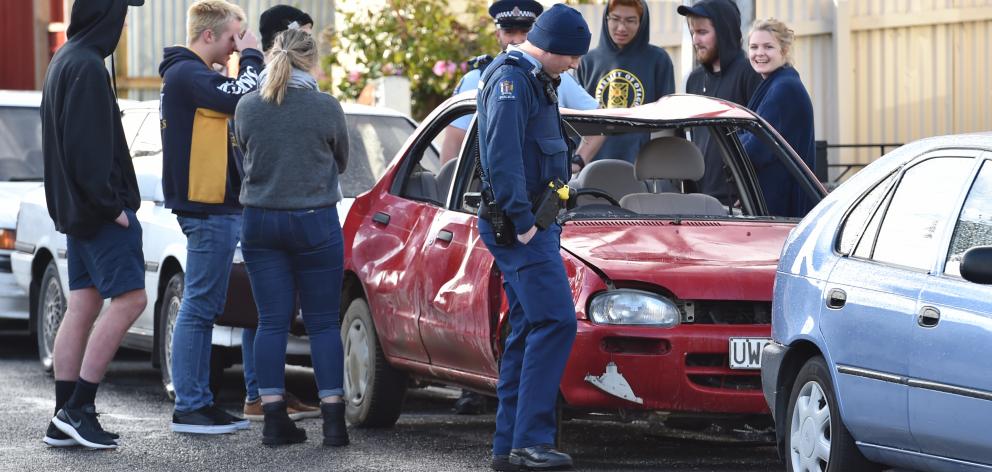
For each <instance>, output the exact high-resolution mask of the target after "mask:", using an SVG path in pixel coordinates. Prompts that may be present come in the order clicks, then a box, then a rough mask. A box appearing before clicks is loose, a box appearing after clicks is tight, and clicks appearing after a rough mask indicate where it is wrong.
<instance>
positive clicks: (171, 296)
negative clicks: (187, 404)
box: [158, 272, 185, 400]
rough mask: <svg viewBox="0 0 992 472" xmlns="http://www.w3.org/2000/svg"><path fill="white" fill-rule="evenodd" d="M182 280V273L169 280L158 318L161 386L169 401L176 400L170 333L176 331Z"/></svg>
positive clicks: (181, 296)
mask: <svg viewBox="0 0 992 472" xmlns="http://www.w3.org/2000/svg"><path fill="white" fill-rule="evenodd" d="M184 280H185V278H184V277H183V273H182V272H179V273H177V274H175V275H173V276H172V277H171V278H170V279H169V283H168V284H167V285H166V286H165V293H164V294H163V295H162V306H161V308H160V310H161V311H160V312H159V317H158V320H159V326H158V341H159V343H160V344H159V346H158V355H159V356H160V357H159V360H158V361H159V369H160V371H161V374H162V386H163V387H164V388H165V394H166V395H168V396H169V399H170V400H175V399H176V389H175V388H174V387H173V386H172V333H173V332H174V331H175V329H176V318H178V316H179V306H180V305H181V304H182V301H183V289H184V287H185V282H184Z"/></svg>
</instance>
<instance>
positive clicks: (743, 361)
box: [730, 338, 771, 369]
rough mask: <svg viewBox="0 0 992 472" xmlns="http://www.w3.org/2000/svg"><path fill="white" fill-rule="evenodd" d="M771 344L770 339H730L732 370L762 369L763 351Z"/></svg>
mask: <svg viewBox="0 0 992 472" xmlns="http://www.w3.org/2000/svg"><path fill="white" fill-rule="evenodd" d="M769 342H771V339H768V338H730V368H731V369H760V368H761V350H762V349H764V347H765V344H768V343H769Z"/></svg>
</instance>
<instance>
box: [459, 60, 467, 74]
mask: <svg viewBox="0 0 992 472" xmlns="http://www.w3.org/2000/svg"><path fill="white" fill-rule="evenodd" d="M458 68H459V69H461V71H462V73H463V74H464V73H465V72H468V63H467V62H463V63H461V64H458Z"/></svg>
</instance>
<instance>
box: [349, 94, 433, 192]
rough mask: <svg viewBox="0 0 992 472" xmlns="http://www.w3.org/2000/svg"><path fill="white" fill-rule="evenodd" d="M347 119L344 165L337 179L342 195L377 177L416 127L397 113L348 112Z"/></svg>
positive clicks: (366, 186)
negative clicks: (345, 158) (359, 113)
mask: <svg viewBox="0 0 992 472" xmlns="http://www.w3.org/2000/svg"><path fill="white" fill-rule="evenodd" d="M347 119H348V148H349V149H348V167H347V168H346V169H345V172H344V175H342V176H341V177H340V178H339V179H338V180H339V182H341V192H342V193H343V194H344V196H345V197H348V198H354V197H356V196H358V195H360V194H362V193H365V192H367V191H368V190H369V189H370V188H372V186H373V185H375V183H376V182H378V181H379V178H380V177H382V175H383V174H385V172H386V167H388V166H389V163H390V162H392V160H393V158H394V157H395V156H396V153H397V152H399V150H400V147H402V146H403V143H405V142H406V140H407V138H408V137H410V135H411V134H413V131H414V129H416V128H415V127H414V125H413V123H411V122H410V121H409V120H407V119H406V118H403V117H399V116H380V115H358V114H348V115H347Z"/></svg>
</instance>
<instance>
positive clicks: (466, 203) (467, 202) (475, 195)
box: [462, 192, 482, 213]
mask: <svg viewBox="0 0 992 472" xmlns="http://www.w3.org/2000/svg"><path fill="white" fill-rule="evenodd" d="M480 206H482V193H481V192H465V194H464V195H462V208H464V209H466V210H471V211H472V212H473V213H477V212H478V211H479V207H480Z"/></svg>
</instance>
